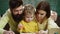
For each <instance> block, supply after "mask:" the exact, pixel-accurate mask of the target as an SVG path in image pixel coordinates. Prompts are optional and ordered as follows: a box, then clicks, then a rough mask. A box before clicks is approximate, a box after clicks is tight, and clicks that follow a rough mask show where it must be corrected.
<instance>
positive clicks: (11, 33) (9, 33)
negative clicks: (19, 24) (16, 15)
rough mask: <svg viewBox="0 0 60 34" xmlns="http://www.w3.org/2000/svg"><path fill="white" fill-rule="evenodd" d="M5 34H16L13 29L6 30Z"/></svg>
mask: <svg viewBox="0 0 60 34" xmlns="http://www.w3.org/2000/svg"><path fill="white" fill-rule="evenodd" d="M3 34H15V33H14V32H13V31H6V30H5V31H4V32H3Z"/></svg>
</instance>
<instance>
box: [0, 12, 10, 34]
mask: <svg viewBox="0 0 60 34" xmlns="http://www.w3.org/2000/svg"><path fill="white" fill-rule="evenodd" d="M8 21H9V18H8V11H6V13H5V14H4V15H3V16H2V17H1V19H0V34H2V33H3V31H4V29H3V28H4V27H5V25H6V24H7V23H8Z"/></svg>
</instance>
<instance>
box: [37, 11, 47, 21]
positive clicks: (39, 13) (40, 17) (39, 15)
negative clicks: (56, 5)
mask: <svg viewBox="0 0 60 34" xmlns="http://www.w3.org/2000/svg"><path fill="white" fill-rule="evenodd" d="M45 16H46V11H44V10H39V11H38V13H37V14H36V18H37V20H38V21H40V20H43V19H44V17H45Z"/></svg>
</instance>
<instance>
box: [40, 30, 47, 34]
mask: <svg viewBox="0 0 60 34" xmlns="http://www.w3.org/2000/svg"><path fill="white" fill-rule="evenodd" d="M39 34H48V30H46V31H44V30H40V31H39Z"/></svg>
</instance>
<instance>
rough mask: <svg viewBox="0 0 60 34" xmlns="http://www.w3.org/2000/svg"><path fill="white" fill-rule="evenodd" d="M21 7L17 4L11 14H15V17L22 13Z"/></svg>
mask: <svg viewBox="0 0 60 34" xmlns="http://www.w3.org/2000/svg"><path fill="white" fill-rule="evenodd" d="M23 9H24V7H23V6H19V7H17V8H15V9H13V11H12V13H13V15H17V17H19V15H20V14H22V13H23Z"/></svg>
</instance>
